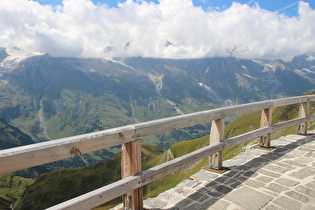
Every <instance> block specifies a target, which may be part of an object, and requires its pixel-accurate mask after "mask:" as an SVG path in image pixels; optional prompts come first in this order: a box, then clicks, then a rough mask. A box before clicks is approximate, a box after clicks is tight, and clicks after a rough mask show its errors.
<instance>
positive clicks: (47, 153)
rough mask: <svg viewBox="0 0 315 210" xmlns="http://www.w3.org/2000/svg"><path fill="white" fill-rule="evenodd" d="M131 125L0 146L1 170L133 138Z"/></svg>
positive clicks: (8, 170)
mask: <svg viewBox="0 0 315 210" xmlns="http://www.w3.org/2000/svg"><path fill="white" fill-rule="evenodd" d="M134 133H135V130H134V127H133V126H125V127H120V128H115V129H109V130H104V131H99V132H94V133H88V134H84V135H78V136H72V137H68V138H63V139H59V140H52V141H48V142H42V143H37V144H31V145H27V146H22V147H16V148H11V149H6V150H0V174H5V173H9V172H13V171H18V170H21V169H25V168H29V167H33V166H37V165H42V164H45V163H50V162H53V161H57V160H62V159H66V158H69V157H73V156H76V155H81V154H85V153H88V152H92V151H96V150H99V149H103V148H108V147H112V146H116V145H121V144H122V143H126V142H130V141H134V140H135V137H133V136H134Z"/></svg>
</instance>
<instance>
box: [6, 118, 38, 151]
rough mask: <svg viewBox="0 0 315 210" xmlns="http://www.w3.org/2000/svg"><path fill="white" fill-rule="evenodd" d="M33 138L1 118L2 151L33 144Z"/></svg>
mask: <svg viewBox="0 0 315 210" xmlns="http://www.w3.org/2000/svg"><path fill="white" fill-rule="evenodd" d="M33 143H34V141H33V140H32V138H31V137H30V136H29V135H27V134H25V133H23V132H22V131H21V130H20V129H18V128H17V127H14V126H12V125H10V124H9V123H7V121H6V120H5V119H3V118H0V149H8V148H12V147H17V146H23V145H27V144H33Z"/></svg>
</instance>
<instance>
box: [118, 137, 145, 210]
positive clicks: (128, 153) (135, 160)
mask: <svg viewBox="0 0 315 210" xmlns="http://www.w3.org/2000/svg"><path fill="white" fill-rule="evenodd" d="M141 171H142V165H141V140H137V141H134V142H129V143H126V144H123V145H122V153H121V177H122V178H126V177H129V176H133V175H137V174H140V173H141ZM123 204H124V208H127V209H140V210H141V209H143V200H142V188H141V187H140V188H137V189H134V190H132V191H131V192H128V193H127V194H124V195H123Z"/></svg>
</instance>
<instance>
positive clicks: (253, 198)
mask: <svg viewBox="0 0 315 210" xmlns="http://www.w3.org/2000/svg"><path fill="white" fill-rule="evenodd" d="M224 199H226V200H227V201H230V202H233V203H235V204H237V205H239V206H241V207H242V208H244V209H249V210H252V209H261V208H262V207H263V206H265V205H266V204H267V203H268V202H269V201H270V200H271V199H272V197H271V196H269V195H266V194H263V193H261V192H258V191H256V190H253V189H251V188H248V187H242V188H240V189H237V190H235V191H233V192H232V193H229V194H228V195H226V196H225V197H224Z"/></svg>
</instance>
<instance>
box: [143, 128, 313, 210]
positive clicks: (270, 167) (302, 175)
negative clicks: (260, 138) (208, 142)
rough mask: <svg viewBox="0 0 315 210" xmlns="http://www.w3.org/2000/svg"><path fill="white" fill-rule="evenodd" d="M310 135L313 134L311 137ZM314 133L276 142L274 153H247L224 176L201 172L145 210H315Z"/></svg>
mask: <svg viewBox="0 0 315 210" xmlns="http://www.w3.org/2000/svg"><path fill="white" fill-rule="evenodd" d="M309 133H310V132H309ZM314 140H315V132H312V134H311V135H309V136H300V135H288V136H286V137H281V138H280V139H277V140H273V141H272V142H271V146H274V147H275V149H273V150H271V151H268V150H262V149H254V148H251V149H247V150H246V152H243V153H242V154H240V155H239V156H237V157H235V158H233V159H231V160H227V161H224V163H223V166H226V167H229V168H230V169H231V170H229V171H227V172H225V173H224V174H222V175H221V174H216V173H213V172H209V171H205V170H201V171H200V172H198V173H196V174H194V175H193V176H191V179H190V180H184V181H183V182H181V183H180V184H178V185H177V186H176V187H175V188H172V189H170V190H168V191H166V192H164V193H161V194H160V195H159V196H157V197H156V198H149V199H146V200H144V207H145V208H146V209H174V210H175V209H188V210H194V209H250V210H252V209H268V210H269V209H292V210H296V209H305V210H315V141H314Z"/></svg>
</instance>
